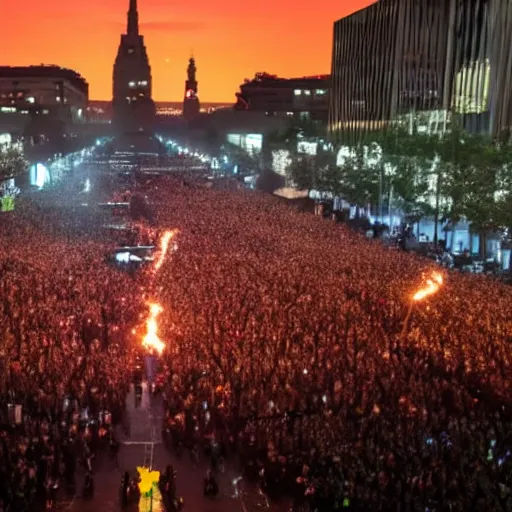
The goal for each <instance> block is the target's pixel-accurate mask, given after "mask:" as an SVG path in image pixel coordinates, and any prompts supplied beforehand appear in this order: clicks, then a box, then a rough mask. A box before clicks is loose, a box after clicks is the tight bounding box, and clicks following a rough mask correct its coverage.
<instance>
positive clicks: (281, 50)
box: [0, 0, 372, 103]
mask: <svg viewBox="0 0 512 512" xmlns="http://www.w3.org/2000/svg"><path fill="white" fill-rule="evenodd" d="M370 3H372V1H371V0H346V1H345V2H339V1H338V0H325V1H324V2H323V4H322V5H321V8H320V9H317V8H315V6H314V5H311V4H302V5H290V3H289V2H287V1H286V0H277V1H276V2H274V3H273V4H272V15H271V16H269V9H268V5H266V4H261V3H257V2H253V3H238V2H235V1H234V0H221V2H220V3H218V2H217V3H215V2H210V1H208V0H197V1H196V2H193V3H190V2H181V3H174V4H173V3H169V2H164V1H161V0H139V22H140V32H141V34H143V35H144V37H145V44H146V47H147V51H148V55H149V61H150V64H151V68H152V76H153V98H154V99H155V101H169V102H172V101H182V100H183V96H184V94H185V79H186V69H187V65H188V59H189V57H190V56H191V55H192V54H193V55H194V56H195V58H196V62H197V67H198V73H197V78H198V82H199V94H198V96H199V99H200V101H203V102H205V103H234V101H235V93H236V92H237V91H238V87H239V85H240V84H241V83H242V82H243V81H244V79H245V78H252V77H253V76H254V74H255V73H257V72H261V71H266V72H268V73H272V74H277V75H279V76H283V77H293V76H307V75H317V74H328V73H330V67H331V51H332V48H331V47H332V31H333V29H332V27H333V23H334V21H335V20H337V19H339V18H342V17H343V16H346V15H348V14H350V13H351V12H353V11H355V10H358V9H360V8H362V7H364V6H366V5H368V4H370ZM127 11H128V0H110V1H109V2H102V1H100V0H90V1H89V2H87V3H81V2H72V3H69V2H65V1H64V0H46V1H45V2H39V1H37V0H27V1H26V2H25V3H24V4H23V9H22V10H20V9H19V6H17V4H16V3H13V2H7V3H6V5H5V6H3V7H2V16H1V17H0V31H1V33H2V36H3V37H2V42H3V52H2V56H3V60H2V63H1V64H2V65H7V66H28V65H38V64H41V63H45V64H56V65H58V66H61V67H67V68H71V69H73V70H75V71H77V72H78V73H80V74H81V75H82V76H83V77H84V78H85V79H86V80H87V81H88V82H89V85H90V90H89V98H90V99H91V100H110V99H111V98H112V66H113V64H114V59H115V56H116V53H117V48H118V45H119V40H120V35H121V33H124V32H126V13H127ZM283 20H285V21H284V22H283ZM305 33H307V34H308V39H307V42H304V34H305ZM77 34H78V37H77Z"/></svg>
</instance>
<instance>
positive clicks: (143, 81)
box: [139, 80, 148, 87]
mask: <svg viewBox="0 0 512 512" xmlns="http://www.w3.org/2000/svg"><path fill="white" fill-rule="evenodd" d="M139 85H142V86H143V87H146V86H147V85H148V82H147V80H142V81H141V82H139Z"/></svg>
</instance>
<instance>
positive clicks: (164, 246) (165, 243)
mask: <svg viewBox="0 0 512 512" xmlns="http://www.w3.org/2000/svg"><path fill="white" fill-rule="evenodd" d="M177 234H178V230H177V229H173V230H172V231H166V232H165V233H164V234H163V236H162V239H161V240H160V248H159V254H158V259H157V260H156V262H155V272H156V271H157V270H158V269H159V268H160V267H161V266H162V265H163V263H164V261H165V257H166V256H167V251H168V250H169V243H170V242H171V240H172V239H173V238H174V237H175V236H176V235H177Z"/></svg>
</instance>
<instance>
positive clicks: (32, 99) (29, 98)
mask: <svg viewBox="0 0 512 512" xmlns="http://www.w3.org/2000/svg"><path fill="white" fill-rule="evenodd" d="M27 101H28V102H29V103H35V102H36V99H35V98H34V97H33V96H29V97H28V98H27Z"/></svg>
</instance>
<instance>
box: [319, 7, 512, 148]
mask: <svg viewBox="0 0 512 512" xmlns="http://www.w3.org/2000/svg"><path fill="white" fill-rule="evenodd" d="M511 75H512V2H510V1H509V0H380V1H378V2H377V3H375V4H373V5H371V6H369V7H367V8H365V9H363V10H360V11H358V12H356V13H354V14H352V15H351V16H348V17H346V18H342V19H340V20H338V21H337V22H335V24H334V38H333V54H332V92H331V96H330V106H329V130H330V133H331V136H332V138H333V140H334V141H335V142H341V141H343V140H346V138H347V137H349V138H353V137H360V136H361V135H362V134H364V133H365V132H368V131H371V130H376V129H381V128H383V127H386V126H388V125H390V124H391V123H392V122H394V121H396V120H399V119H402V120H408V121H409V122H410V123H411V125H416V127H417V128H418V129H420V130H421V131H429V132H432V131H439V130H446V129H447V128H449V126H450V124H451V123H452V122H453V121H457V122H459V123H460V124H461V125H462V126H463V127H464V128H465V129H467V130H470V131H478V132H488V133H490V134H492V135H493V136H494V135H501V134H503V133H504V132H506V133H508V132H509V131H510V129H511V127H512V98H511V95H512V76H511Z"/></svg>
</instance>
